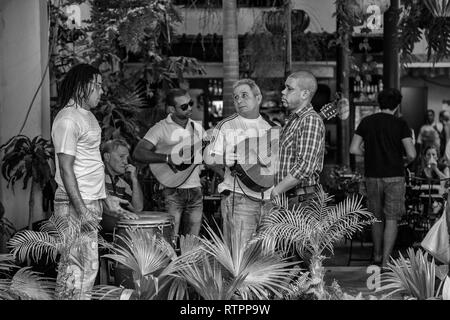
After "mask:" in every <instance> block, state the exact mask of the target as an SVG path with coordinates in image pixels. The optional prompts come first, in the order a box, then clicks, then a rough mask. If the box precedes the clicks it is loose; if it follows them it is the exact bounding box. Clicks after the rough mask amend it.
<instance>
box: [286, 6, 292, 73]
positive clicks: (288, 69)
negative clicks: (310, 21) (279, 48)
mask: <svg viewBox="0 0 450 320" xmlns="http://www.w3.org/2000/svg"><path fill="white" fill-rule="evenodd" d="M284 6H285V7H284V17H285V20H286V28H285V33H286V64H285V67H284V77H285V78H287V77H288V76H289V75H290V74H291V72H292V21H291V12H292V5H291V0H286V1H285V3H284Z"/></svg>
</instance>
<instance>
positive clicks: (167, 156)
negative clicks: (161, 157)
mask: <svg viewBox="0 0 450 320" xmlns="http://www.w3.org/2000/svg"><path fill="white" fill-rule="evenodd" d="M166 162H167V163H169V154H167V155H166Z"/></svg>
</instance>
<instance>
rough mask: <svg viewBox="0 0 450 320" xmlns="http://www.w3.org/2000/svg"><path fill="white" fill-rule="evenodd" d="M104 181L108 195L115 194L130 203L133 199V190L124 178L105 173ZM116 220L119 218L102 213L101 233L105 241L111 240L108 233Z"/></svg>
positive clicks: (112, 229)
mask: <svg viewBox="0 0 450 320" xmlns="http://www.w3.org/2000/svg"><path fill="white" fill-rule="evenodd" d="M105 182H106V183H105V185H106V192H107V193H108V195H112V196H116V197H118V198H120V199H123V200H127V201H129V202H130V203H131V200H132V199H133V190H132V189H131V187H130V185H129V184H128V183H127V182H126V181H125V180H124V179H122V177H120V176H114V177H112V176H111V175H109V174H108V173H106V176H105ZM117 221H119V218H117V217H113V216H111V215H107V214H103V218H102V221H101V227H102V232H101V234H102V236H103V237H104V238H105V239H106V240H107V241H113V239H112V237H111V235H110V233H112V232H113V231H114V226H115V225H116V223H117Z"/></svg>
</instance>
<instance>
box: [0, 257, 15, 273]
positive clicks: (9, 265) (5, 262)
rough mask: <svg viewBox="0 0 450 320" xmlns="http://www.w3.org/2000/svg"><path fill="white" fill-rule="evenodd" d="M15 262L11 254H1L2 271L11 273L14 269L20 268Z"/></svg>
mask: <svg viewBox="0 0 450 320" xmlns="http://www.w3.org/2000/svg"><path fill="white" fill-rule="evenodd" d="M14 261H15V259H14V255H12V254H10V253H5V254H0V271H10V270H11V269H13V268H18V266H17V265H16V264H15V263H14Z"/></svg>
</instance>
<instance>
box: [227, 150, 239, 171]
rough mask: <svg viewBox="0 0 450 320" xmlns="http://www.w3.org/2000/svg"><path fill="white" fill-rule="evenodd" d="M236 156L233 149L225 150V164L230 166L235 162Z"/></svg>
mask: <svg viewBox="0 0 450 320" xmlns="http://www.w3.org/2000/svg"><path fill="white" fill-rule="evenodd" d="M237 159H238V157H237V154H236V152H235V151H227V152H225V165H226V166H227V167H232V166H234V165H235V164H236V161H237Z"/></svg>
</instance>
